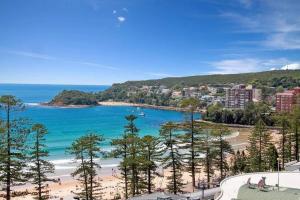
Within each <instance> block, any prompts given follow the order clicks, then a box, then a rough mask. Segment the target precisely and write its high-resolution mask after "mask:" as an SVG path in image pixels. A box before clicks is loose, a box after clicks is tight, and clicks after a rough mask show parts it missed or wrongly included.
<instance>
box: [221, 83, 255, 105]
mask: <svg viewBox="0 0 300 200" xmlns="http://www.w3.org/2000/svg"><path fill="white" fill-rule="evenodd" d="M252 96H253V93H252V89H246V87H245V85H236V86H234V87H232V88H228V89H226V100H225V107H226V108H230V109H245V107H246V105H247V103H249V102H251V101H252Z"/></svg>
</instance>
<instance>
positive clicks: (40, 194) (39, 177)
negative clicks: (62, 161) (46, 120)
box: [35, 131, 42, 199]
mask: <svg viewBox="0 0 300 200" xmlns="http://www.w3.org/2000/svg"><path fill="white" fill-rule="evenodd" d="M38 134H39V133H38V131H37V133H36V150H35V151H36V159H37V171H38V192H39V199H42V180H41V166H40V155H39V150H40V149H39V145H40V144H39V135H38Z"/></svg>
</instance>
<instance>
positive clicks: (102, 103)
mask: <svg viewBox="0 0 300 200" xmlns="http://www.w3.org/2000/svg"><path fill="white" fill-rule="evenodd" d="M28 105H29V106H33V105H31V104H28ZM34 105H35V104H34ZM37 105H38V106H43V107H53V108H89V107H94V106H132V107H141V108H150V109H156V110H168V111H177V112H186V111H187V109H186V108H180V107H174V106H156V105H150V104H142V103H128V102H121V101H99V102H98V105H50V104H48V103H37ZM204 112H206V110H204V109H201V110H196V111H195V113H204Z"/></svg>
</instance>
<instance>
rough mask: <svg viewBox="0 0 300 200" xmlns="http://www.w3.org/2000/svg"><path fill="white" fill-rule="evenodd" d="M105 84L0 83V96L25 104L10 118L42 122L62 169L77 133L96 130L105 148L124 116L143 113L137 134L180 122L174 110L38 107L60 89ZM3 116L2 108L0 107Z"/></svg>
mask: <svg viewBox="0 0 300 200" xmlns="http://www.w3.org/2000/svg"><path fill="white" fill-rule="evenodd" d="M108 87H109V86H95V85H93V86H83V85H33V84H0V95H7V94H10V95H14V96H16V97H17V98H19V99H21V100H22V101H23V103H24V104H25V105H26V109H25V110H24V111H22V112H15V113H14V114H13V117H26V118H28V119H30V120H31V121H32V122H33V123H42V124H44V125H45V126H46V127H47V129H48V131H49V133H48V134H47V136H46V144H47V146H48V149H49V152H50V156H49V159H50V160H52V161H53V162H54V163H55V164H57V165H58V167H61V168H63V164H64V162H69V161H70V159H71V157H70V156H69V155H67V154H66V153H65V150H66V148H67V147H69V146H70V144H71V143H72V142H73V141H74V140H75V139H76V138H79V137H80V136H82V135H84V134H86V133H89V132H96V133H99V134H102V135H103V137H104V138H105V141H104V142H103V143H102V149H103V150H105V151H109V150H110V149H111V148H112V147H111V146H110V141H111V139H113V138H117V137H119V136H121V135H122V134H123V131H124V126H125V125H126V120H125V119H124V116H126V115H129V114H138V113H139V112H144V113H145V116H144V117H142V116H140V117H138V119H137V120H136V125H137V127H138V128H139V129H140V131H139V134H140V135H141V136H143V135H146V134H150V135H154V136H157V135H158V134H159V128H160V125H161V124H163V123H165V122H167V121H177V122H178V121H182V120H185V119H186V115H185V114H184V113H181V112H176V111H165V110H156V109H148V108H147V109H146V108H140V109H138V108H136V107H131V106H96V107H87V108H58V107H45V106H39V104H38V103H41V102H48V101H50V100H51V99H52V98H53V97H54V96H55V95H57V94H58V93H59V92H60V91H62V90H71V89H72V90H81V91H86V92H97V91H103V90H105V89H107V88H108ZM0 112H1V115H0V116H3V110H0Z"/></svg>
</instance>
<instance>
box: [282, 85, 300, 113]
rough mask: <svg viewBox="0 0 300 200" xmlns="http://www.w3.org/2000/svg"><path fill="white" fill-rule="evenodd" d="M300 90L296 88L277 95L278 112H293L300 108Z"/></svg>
mask: <svg viewBox="0 0 300 200" xmlns="http://www.w3.org/2000/svg"><path fill="white" fill-rule="evenodd" d="M299 95H300V88H299V87H297V88H294V89H292V90H287V91H285V92H280V93H277V94H276V111H277V112H291V111H292V110H293V108H294V107H295V106H296V105H299V106H300V98H298V97H299Z"/></svg>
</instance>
